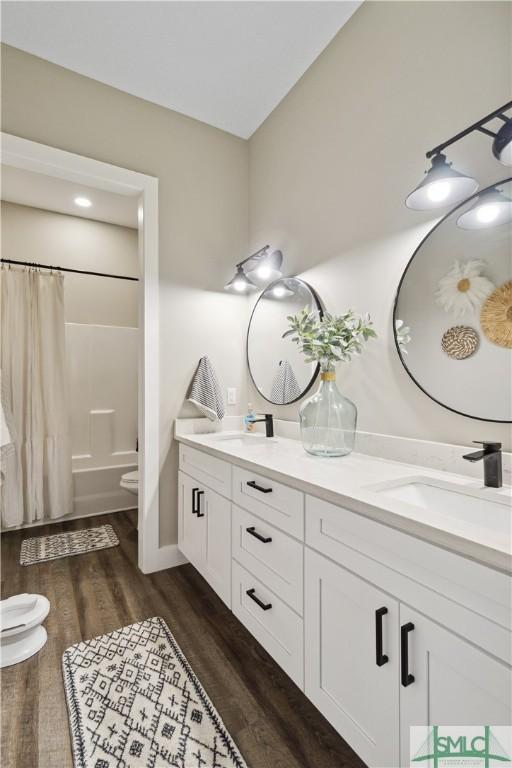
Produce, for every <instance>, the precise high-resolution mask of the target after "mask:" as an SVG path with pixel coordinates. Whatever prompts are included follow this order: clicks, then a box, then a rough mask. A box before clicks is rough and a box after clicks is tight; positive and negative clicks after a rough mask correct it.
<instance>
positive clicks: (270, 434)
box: [251, 413, 274, 437]
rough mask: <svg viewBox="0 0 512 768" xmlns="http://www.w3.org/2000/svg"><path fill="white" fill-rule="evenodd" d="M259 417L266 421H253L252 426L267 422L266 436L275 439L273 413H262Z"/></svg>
mask: <svg viewBox="0 0 512 768" xmlns="http://www.w3.org/2000/svg"><path fill="white" fill-rule="evenodd" d="M258 415H259V416H264V417H265V418H264V419H253V420H252V421H251V424H258V423H259V422H260V421H264V422H265V434H266V436H267V437H274V417H273V416H272V414H271V413H260V414H258Z"/></svg>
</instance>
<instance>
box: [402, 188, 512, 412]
mask: <svg viewBox="0 0 512 768" xmlns="http://www.w3.org/2000/svg"><path fill="white" fill-rule="evenodd" d="M393 330H394V336H395V344H396V347H397V350H398V354H399V356H400V360H401V361H402V364H403V366H404V368H405V370H406V371H407V373H408V374H409V376H410V377H411V378H412V380H413V381H414V382H415V384H417V386H418V387H419V388H420V389H421V390H422V391H423V392H424V393H425V394H426V395H428V396H429V397H430V398H431V399H432V400H434V401H435V402H436V403H438V404H439V405H442V406H443V407H444V408H447V409H448V410H450V411H453V412H455V413H459V414H461V415H463V416H468V417H469V418H472V419H479V420H481V421H490V422H503V423H510V422H512V396H511V392H512V178H507V179H504V180H502V181H499V182H496V183H495V184H493V185H491V186H490V187H487V188H486V189H483V190H480V191H479V192H478V193H477V194H475V195H473V196H472V197H470V198H468V199H467V200H465V201H464V202H463V203H461V204H460V205H458V206H457V207H455V208H454V209H453V210H451V211H450V212H449V213H448V214H447V215H446V216H444V217H443V218H442V219H441V220H440V221H439V222H438V223H437V224H436V225H435V226H434V227H433V228H432V229H431V231H430V232H429V233H428V235H427V236H426V237H425V238H424V239H423V240H422V242H421V243H420V244H419V246H418V247H417V248H416V250H415V251H414V253H413V255H412V257H411V259H410V261H409V263H408V264H407V266H406V268H405V271H404V273H403V275H402V278H401V280H400V283H399V286H398V291H397V295H396V299H395V306H394V312H393Z"/></svg>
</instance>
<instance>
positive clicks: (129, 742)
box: [62, 618, 247, 768]
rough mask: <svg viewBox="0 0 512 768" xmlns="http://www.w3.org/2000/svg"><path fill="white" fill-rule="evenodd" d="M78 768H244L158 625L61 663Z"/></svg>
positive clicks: (99, 641) (103, 640)
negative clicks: (170, 767)
mask: <svg viewBox="0 0 512 768" xmlns="http://www.w3.org/2000/svg"><path fill="white" fill-rule="evenodd" d="M62 667H63V672H64V687H65V689H66V698H67V703H68V710H69V721H70V729H71V740H72V745H73V757H74V766H75V768H166V767H167V766H173V767H176V768H247V766H246V763H245V761H244V760H243V758H242V757H241V755H240V753H239V752H238V749H237V748H236V746H235V744H234V743H233V741H232V739H231V737H230V735H229V733H228V732H227V730H226V728H225V726H224V723H223V722H222V720H221V718H220V716H219V714H218V712H217V710H216V709H215V707H214V706H213V704H212V703H211V701H210V699H209V698H208V696H207V694H206V692H205V690H204V688H203V686H202V685H201V683H200V682H199V680H198V679H197V678H196V676H195V675H194V673H193V671H192V669H191V668H190V666H189V664H188V662H187V660H186V658H185V656H184V655H183V653H182V651H181V649H180V648H179V646H178V644H177V643H176V641H175V639H174V637H173V636H172V634H171V632H170V631H169V628H168V626H167V624H166V623H165V622H164V621H163V619H160V618H153V619H147V620H146V621H141V622H139V623H138V624H132V625H131V626H129V627H123V628H122V629H118V630H115V631H114V632H111V633H110V634H108V635H102V636H101V637H96V638H94V640H86V641H85V642H83V643H77V644H76V645H72V646H71V648H68V649H67V650H66V651H65V652H64V655H63V657H62Z"/></svg>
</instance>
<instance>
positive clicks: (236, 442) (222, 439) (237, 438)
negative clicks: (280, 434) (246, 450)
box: [205, 432, 275, 447]
mask: <svg viewBox="0 0 512 768" xmlns="http://www.w3.org/2000/svg"><path fill="white" fill-rule="evenodd" d="M205 437H208V439H209V440H211V441H212V442H215V443H228V445H232V446H233V447H238V446H249V445H266V444H268V443H273V442H275V438H274V437H265V435H252V434H250V433H248V432H212V433H210V434H209V435H205Z"/></svg>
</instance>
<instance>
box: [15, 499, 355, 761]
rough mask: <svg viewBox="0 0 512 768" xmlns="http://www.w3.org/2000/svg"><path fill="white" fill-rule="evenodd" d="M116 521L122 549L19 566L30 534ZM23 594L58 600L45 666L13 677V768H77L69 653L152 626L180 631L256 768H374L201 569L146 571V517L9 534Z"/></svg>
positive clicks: (125, 515)
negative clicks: (64, 662) (121, 631)
mask: <svg viewBox="0 0 512 768" xmlns="http://www.w3.org/2000/svg"><path fill="white" fill-rule="evenodd" d="M106 522H110V523H111V524H112V525H113V526H114V529H115V530H116V532H117V534H118V536H119V540H120V546H118V547H113V548H111V549H106V550H102V551H99V552H94V553H89V554H85V555H78V556H75V557H66V558H62V559H59V560H54V561H52V562H47V563H40V564H38V565H32V566H28V567H21V566H20V565H19V553H20V545H21V541H22V539H24V538H27V537H28V536H37V535H42V534H54V533H60V532H61V531H64V530H77V529H80V528H84V527H86V526H87V527H92V526H96V525H101V524H103V523H106ZM20 592H37V593H41V594H43V595H46V596H47V597H48V599H49V600H50V603H51V610H50V615H49V616H48V619H47V620H46V622H45V626H46V628H47V630H48V642H47V644H46V646H45V648H44V649H43V650H42V651H41V652H40V653H39V654H38V655H37V656H35V657H34V658H32V659H29V660H28V661H25V662H23V663H22V664H17V665H16V666H14V667H10V668H8V669H5V670H3V671H2V678H1V682H2V710H1V719H2V767H3V768H68V767H69V768H71V766H72V758H71V748H70V742H69V734H68V718H67V710H66V702H65V698H64V689H63V685H62V675H61V656H62V653H63V651H64V650H65V649H66V648H67V647H68V646H69V645H72V644H73V643H76V642H78V641H80V640H84V639H88V638H92V637H95V636H96V635H100V634H103V633H105V632H110V631H112V630H113V629H116V628H119V627H122V626H124V625H127V624H131V623H133V622H135V621H140V620H142V619H146V618H149V617H151V616H161V617H162V618H163V619H164V620H165V621H166V622H167V624H168V625H169V627H170V629H171V631H172V632H173V634H174V635H175V637H176V639H177V641H178V643H179V644H180V646H181V648H182V649H183V651H184V653H185V655H186V656H187V658H188V660H189V662H190V664H191V665H192V668H193V669H194V671H195V673H196V675H197V676H198V677H199V679H200V680H201V682H202V684H203V685H204V687H205V689H206V691H207V693H208V694H209V696H210V698H211V699H212V700H213V703H214V704H215V706H216V707H217V709H218V710H219V713H220V715H221V717H222V718H223V720H224V722H225V724H226V726H227V728H228V730H229V731H230V733H231V735H232V737H233V738H234V740H235V742H236V743H237V745H238V747H239V749H240V751H241V752H242V753H243V755H244V757H245V759H246V761H247V764H248V766H249V768H343V766H348V767H350V768H364V764H363V763H362V762H361V761H360V760H359V758H358V757H357V756H356V755H355V754H354V752H353V751H352V750H351V749H350V747H349V746H348V745H347V744H346V743H345V742H344V741H343V740H342V739H341V738H340V737H339V736H338V734H337V733H336V732H335V731H334V730H333V728H331V726H330V725H329V724H328V723H327V721H326V720H325V719H324V718H323V717H322V715H320V713H319V712H318V710H316V709H315V707H314V706H313V705H312V704H310V702H309V701H308V700H307V699H306V697H305V696H304V695H303V694H302V693H301V692H300V690H299V689H298V688H297V687H296V686H295V685H294V684H293V683H292V682H291V681H290V680H289V678H288V677H287V676H286V675H285V673H284V672H282V671H281V669H280V668H279V667H278V666H277V665H276V664H275V662H273V660H272V659H271V658H270V656H269V655H268V654H267V653H266V652H265V651H264V650H263V649H262V648H261V646H260V645H259V644H258V643H257V642H256V641H255V640H254V639H253V638H252V636H251V635H250V634H249V633H248V632H247V630H246V629H245V628H244V627H243V626H242V625H241V624H240V623H239V622H238V620H237V619H235V617H234V616H233V615H232V614H231V612H230V611H229V610H228V609H227V608H226V607H225V605H224V604H223V603H222V601H221V600H220V599H219V598H218V597H217V595H216V594H215V593H214V592H213V591H212V590H211V589H210V587H209V586H208V584H207V583H206V582H205V581H204V580H203V579H202V577H201V576H199V574H198V573H197V572H196V571H195V569H194V568H193V567H192V566H190V565H184V566H181V567H180V568H172V569H169V570H167V571H160V572H159V573H155V574H151V575H149V576H145V575H144V574H143V573H141V571H139V569H138V568H137V530H136V512H135V511H133V512H118V513H116V514H114V515H105V516H102V517H94V518H92V519H91V518H89V519H88V520H76V521H72V522H71V521H70V522H67V523H63V524H53V525H48V526H44V527H40V528H36V529H32V530H30V531H13V532H9V533H6V534H4V535H3V536H2V598H6V597H10V596H11V595H14V594H17V593H20ZM157 768H163V766H157Z"/></svg>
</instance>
